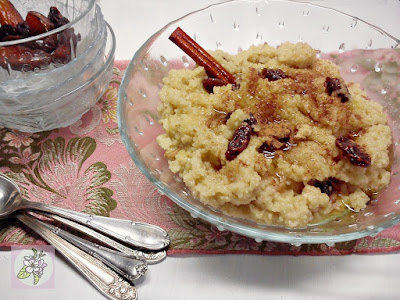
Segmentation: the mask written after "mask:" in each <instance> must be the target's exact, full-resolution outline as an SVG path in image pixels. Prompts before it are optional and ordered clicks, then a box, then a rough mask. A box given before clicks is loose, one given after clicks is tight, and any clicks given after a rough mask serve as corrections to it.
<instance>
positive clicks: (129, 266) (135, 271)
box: [29, 214, 147, 281]
mask: <svg viewBox="0 0 400 300" xmlns="http://www.w3.org/2000/svg"><path fill="white" fill-rule="evenodd" d="M29 216H31V217H32V218H34V216H32V215H31V214H29ZM38 222H39V223H40V224H41V226H43V227H46V228H47V229H49V230H51V231H52V232H53V233H55V234H56V235H58V236H59V237H61V238H63V239H64V240H66V241H68V242H70V243H71V244H72V245H74V246H76V247H78V248H79V249H81V250H83V251H85V252H86V253H87V254H90V255H91V256H93V257H95V258H97V259H98V260H100V261H101V262H103V263H104V264H105V265H106V266H108V267H109V268H111V269H113V270H114V271H115V272H117V273H118V274H119V275H121V276H124V277H125V278H127V279H129V280H131V281H134V280H136V279H138V278H140V277H141V276H143V275H144V273H146V271H147V263H146V261H145V260H144V259H137V258H133V257H129V256H128V255H124V254H123V253H121V252H118V251H115V250H111V249H109V248H107V247H103V246H100V245H98V244H95V243H92V242H89V241H87V240H85V239H82V238H80V237H78V236H76V235H73V234H72V233H69V232H67V231H65V230H62V229H61V228H58V227H56V226H54V225H50V224H48V223H45V222H43V221H40V220H38Z"/></svg>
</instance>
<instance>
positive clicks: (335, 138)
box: [157, 43, 392, 227]
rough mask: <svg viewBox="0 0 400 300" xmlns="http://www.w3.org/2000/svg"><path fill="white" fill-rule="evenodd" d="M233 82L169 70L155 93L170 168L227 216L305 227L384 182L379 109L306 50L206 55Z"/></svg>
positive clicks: (386, 163) (359, 202)
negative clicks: (213, 83)
mask: <svg viewBox="0 0 400 300" xmlns="http://www.w3.org/2000/svg"><path fill="white" fill-rule="evenodd" d="M211 53H212V56H213V57H214V58H215V59H216V60H217V61H218V62H219V63H220V64H221V65H223V66H224V67H225V68H226V69H227V70H228V71H229V72H230V73H231V74H232V75H233V76H234V77H235V79H236V83H235V84H226V85H222V86H213V87H211V90H210V88H209V87H208V88H207V86H206V85H205V84H204V80H205V79H207V78H208V75H207V73H206V72H205V70H204V68H203V67H201V66H196V67H195V68H194V69H192V70H188V69H180V70H171V71H170V72H169V74H168V76H166V77H165V78H164V86H163V88H162V90H161V92H160V98H161V104H160V106H159V112H160V116H161V124H162V126H163V128H164V130H165V133H164V134H162V135H160V136H159V137H158V138H157V142H158V143H159V145H160V146H161V147H162V148H163V149H165V156H166V157H167V158H168V160H169V167H170V169H171V170H172V172H174V173H178V174H179V175H180V176H181V178H182V179H183V181H184V182H185V184H186V186H187V187H188V188H189V189H190V190H191V191H192V193H193V195H194V196H195V197H197V198H198V199H200V200H201V201H202V202H203V203H205V204H208V205H210V206H212V207H215V208H217V209H220V210H221V211H223V212H224V213H226V214H229V215H234V216H238V217H244V218H248V219H251V220H253V221H255V222H257V223H261V224H278V225H283V226H287V227H303V226H306V225H307V224H310V223H313V222H318V221H319V220H321V219H324V218H326V217H327V216H329V215H331V214H333V213H336V212H341V211H344V210H347V209H350V210H354V211H359V210H361V209H363V208H365V207H366V205H367V203H368V202H369V201H370V199H371V197H373V195H375V194H376V193H377V192H379V191H380V190H382V189H383V188H384V187H386V186H387V185H388V183H389V181H390V159H389V149H390V146H391V144H392V139H391V130H390V128H389V126H388V125H387V117H386V115H385V113H384V112H383V110H382V107H381V106H380V105H379V104H377V103H375V102H374V101H372V100H370V99H368V97H367V95H366V94H365V92H363V91H362V90H361V89H360V87H359V85H358V84H355V83H352V82H345V81H344V80H343V79H342V78H341V76H340V73H339V69H338V67H337V66H336V65H335V64H334V63H332V62H330V61H328V60H323V59H318V58H317V56H316V51H315V50H314V49H312V48H311V47H310V46H309V45H308V44H306V43H297V44H292V43H284V44H282V45H280V46H279V47H277V48H275V47H272V46H270V45H268V44H263V45H259V46H252V47H250V49H248V50H246V51H242V52H240V53H238V54H236V55H230V54H228V53H224V52H222V51H215V52H211Z"/></svg>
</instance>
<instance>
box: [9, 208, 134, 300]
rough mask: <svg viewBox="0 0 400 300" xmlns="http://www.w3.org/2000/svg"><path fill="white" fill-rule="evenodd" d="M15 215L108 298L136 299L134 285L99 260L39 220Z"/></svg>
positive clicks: (118, 299)
mask: <svg viewBox="0 0 400 300" xmlns="http://www.w3.org/2000/svg"><path fill="white" fill-rule="evenodd" d="M16 217H17V219H18V220H20V221H21V222H22V223H24V224H25V225H27V226H28V227H30V228H31V229H32V230H34V231H35V232H37V233H38V234H39V235H40V236H41V237H42V238H44V239H45V240H46V241H47V242H49V243H50V244H52V245H53V246H54V247H55V248H56V249H57V250H58V251H59V252H60V253H61V254H62V255H63V256H65V258H67V259H68V260H69V261H70V262H71V263H72V265H73V266H74V267H76V268H77V269H78V270H79V271H80V272H81V273H82V274H83V275H84V276H85V277H86V278H87V279H88V280H89V281H90V282H91V283H92V284H93V285H94V286H95V287H96V288H97V289H98V290H99V291H100V292H101V293H102V294H103V295H104V296H106V297H107V298H108V299H111V300H120V299H126V300H136V299H137V292H136V288H135V286H133V285H131V284H130V283H128V282H127V281H125V280H124V279H122V278H121V277H120V276H118V275H117V274H116V273H115V272H114V271H112V270H111V269H109V268H108V267H107V266H105V265H104V264H103V263H102V262H101V261H99V260H98V259H96V258H94V257H92V256H90V255H89V254H86V253H85V252H83V251H81V250H80V249H78V248H76V247H75V246H73V245H71V244H70V243H68V242H67V241H65V240H63V239H62V238H60V237H59V236H57V235H56V234H55V233H53V232H52V231H51V230H50V229H48V228H46V227H45V226H42V224H41V222H40V221H38V220H36V219H35V218H34V217H31V216H27V215H22V214H19V215H17V216H16Z"/></svg>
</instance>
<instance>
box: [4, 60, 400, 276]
mask: <svg viewBox="0 0 400 300" xmlns="http://www.w3.org/2000/svg"><path fill="white" fill-rule="evenodd" d="M126 66H127V62H116V66H115V68H114V75H113V79H112V81H111V83H110V85H109V87H108V89H107V90H106V92H105V93H104V95H103V96H102V97H101V99H100V100H99V101H98V103H97V105H96V106H94V107H93V108H92V109H91V110H90V111H89V112H88V113H86V114H85V115H84V116H83V117H82V119H81V120H79V121H78V122H76V123H75V124H73V125H71V126H69V127H67V128H62V129H57V130H53V131H51V132H42V133H34V134H31V133H22V132H18V131H16V130H9V129H0V172H2V173H5V174H6V175H8V176H10V177H11V178H12V179H13V180H15V181H16V182H17V183H18V185H19V186H20V188H21V191H22V193H23V196H24V197H26V198H27V199H28V200H31V201H40V202H43V203H47V204H52V205H56V206H60V207H64V208H68V209H73V210H77V211H83V212H87V213H93V214H97V215H103V216H112V217H115V218H122V219H131V220H136V221H144V222H149V223H152V224H155V225H158V226H161V227H163V228H165V229H166V230H168V232H169V235H170V237H171V241H172V244H171V246H170V248H169V250H168V251H169V252H168V253H169V254H184V253H189V254H190V253H210V254H223V253H253V254H270V255H281V254H290V255H341V254H350V253H371V252H390V251H398V250H400V225H397V226H394V227H391V228H389V229H387V230H385V231H383V232H381V233H380V234H379V235H377V236H376V237H367V238H363V239H360V240H356V241H350V242H344V243H338V244H335V245H333V246H327V245H325V244H316V245H306V244H305V245H290V244H284V243H274V242H266V241H263V242H257V241H255V240H254V239H250V238H247V237H243V236H240V235H238V234H235V233H232V232H228V231H219V230H218V228H216V227H215V226H212V225H210V224H208V223H206V222H204V221H202V220H200V219H194V218H192V217H191V216H190V214H189V213H187V212H186V211H184V210H183V209H182V208H180V207H178V206H177V205H176V204H174V203H173V202H172V201H171V200H169V199H168V198H167V197H166V196H164V195H161V194H160V193H158V191H157V189H156V188H155V187H154V186H153V185H152V184H151V183H150V182H149V181H148V180H147V179H146V178H145V176H144V175H142V174H141V172H140V171H139V170H138V168H137V167H136V166H135V165H134V164H133V162H132V160H131V158H130V157H129V154H128V152H127V151H126V149H125V147H124V145H123V144H122V141H121V138H120V136H119V133H118V126H117V123H116V122H117V94H118V88H119V85H120V83H121V78H122V74H123V70H124V69H125V68H126ZM360 68H362V66H361V65H360ZM368 80H369V81H371V80H379V78H375V79H373V78H371V77H368ZM11 244H29V245H38V244H45V242H44V241H43V240H42V239H41V238H40V237H38V236H37V235H35V234H34V233H32V232H31V231H30V230H29V229H28V228H26V227H24V226H22V225H21V224H20V223H18V221H16V220H15V219H12V218H10V219H6V220H0V246H3V245H11ZM31 268H33V269H32V271H33V272H39V273H40V270H39V269H40V268H44V266H43V265H41V266H39V265H38V266H34V265H32V264H31V263H30V261H29V260H27V265H26V272H29V271H31ZM35 268H36V269H35ZM38 268H39V269H38ZM39 273H38V274H39Z"/></svg>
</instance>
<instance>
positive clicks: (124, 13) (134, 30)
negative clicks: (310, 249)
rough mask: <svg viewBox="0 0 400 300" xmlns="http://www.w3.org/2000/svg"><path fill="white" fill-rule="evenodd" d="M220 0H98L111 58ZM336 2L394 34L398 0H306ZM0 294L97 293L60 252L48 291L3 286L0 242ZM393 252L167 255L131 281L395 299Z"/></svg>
mask: <svg viewBox="0 0 400 300" xmlns="http://www.w3.org/2000/svg"><path fill="white" fill-rule="evenodd" d="M217 2H220V1H212V0H201V1H199V0H198V1H195V0H186V1H185V0H164V1H163V0H146V1H144V0H143V1H137V0H102V1H100V5H101V7H102V10H103V13H104V15H105V18H106V20H107V21H108V22H109V23H110V24H111V26H112V28H113V29H114V31H115V33H116V36H117V51H116V59H130V58H131V57H132V56H133V54H134V53H135V51H136V50H137V49H138V48H139V47H140V46H141V45H142V44H143V43H144V42H145V41H146V40H147V39H148V38H149V37H150V36H151V35H152V34H153V33H154V32H155V31H157V30H158V29H160V28H161V27H163V25H165V24H166V23H168V22H170V21H172V20H174V19H176V18H178V17H181V16H183V15H185V14H186V13H188V12H190V11H193V10H196V9H200V8H202V7H205V6H207V5H209V4H213V3H217ZM310 2H315V3H318V4H321V5H325V6H330V7H335V8H338V9H340V10H342V11H345V12H347V13H349V14H352V15H357V16H358V17H360V18H362V19H364V20H366V21H368V22H371V23H373V24H376V25H379V26H381V27H382V28H383V29H385V30H387V31H388V32H389V33H391V34H392V35H394V36H396V37H398V38H399V37H400V26H399V25H400V2H399V1H398V0H375V1H374V0H371V1H361V0H352V1H346V0H330V1H310ZM0 270H1V271H0V290H1V292H0V299H1V300H3V299H4V300H9V299H10V300H14V299H31V300H39V299H40V300H44V299H57V300H69V299H103V297H102V296H101V295H100V294H99V293H98V292H97V290H96V289H95V288H93V287H92V286H91V285H90V284H89V283H88V282H87V281H86V280H85V279H84V278H83V277H82V276H81V275H80V274H79V273H77V272H76V271H75V269H74V268H73V267H71V266H70V265H69V264H68V262H66V261H65V260H64V259H63V258H62V257H61V256H60V255H57V259H56V264H55V288H54V289H39V288H31V289H16V288H11V253H10V251H9V249H8V248H0ZM399 270H400V254H397V253H392V254H382V255H347V256H324V257H315V256H314V257H307V256H300V257H291V256H255V255H206V256H177V257H168V258H167V259H166V260H165V261H163V262H162V263H160V264H158V265H153V266H150V268H149V271H148V273H147V274H146V275H145V277H144V278H143V280H140V281H139V282H138V283H137V288H138V293H139V298H140V299H141V300H153V299H154V300H155V299H165V300H186V299H193V300H196V299H216V300H234V299H287V300H288V299H335V300H336V299H400V271H399Z"/></svg>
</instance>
